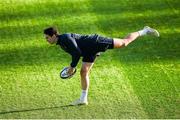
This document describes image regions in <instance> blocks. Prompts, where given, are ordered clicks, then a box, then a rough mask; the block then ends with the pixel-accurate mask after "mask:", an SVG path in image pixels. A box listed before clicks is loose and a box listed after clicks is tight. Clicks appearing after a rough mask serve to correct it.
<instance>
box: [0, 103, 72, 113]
mask: <svg viewBox="0 0 180 120" xmlns="http://www.w3.org/2000/svg"><path fill="white" fill-rule="evenodd" d="M67 107H73V106H72V105H63V106H56V107H44V108H34V109H23V110H11V111H3V112H0V115H1V114H10V113H20V112H31V111H40V110H52V109H60V108H62V109H63V108H67Z"/></svg>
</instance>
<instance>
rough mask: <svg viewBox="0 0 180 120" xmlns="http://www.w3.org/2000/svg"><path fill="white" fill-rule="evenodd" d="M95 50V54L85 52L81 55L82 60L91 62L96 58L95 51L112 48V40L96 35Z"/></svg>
mask: <svg viewBox="0 0 180 120" xmlns="http://www.w3.org/2000/svg"><path fill="white" fill-rule="evenodd" d="M96 41H97V52H96V53H95V54H87V55H84V56H83V59H82V61H83V62H90V63H93V62H94V61H95V59H96V56H99V55H97V53H99V52H105V51H106V50H107V49H113V48H114V40H113V39H112V38H108V37H102V36H98V37H97V39H96Z"/></svg>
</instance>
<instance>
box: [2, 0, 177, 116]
mask: <svg viewBox="0 0 180 120" xmlns="http://www.w3.org/2000/svg"><path fill="white" fill-rule="evenodd" d="M179 6H180V2H179V0H0V118H87V119H88V118H89V119H91V118H106V119H108V118H180V94H179V93H180V81H179V80H180V74H179V73H180V40H179V39H180V22H179V21H180V13H179V12H180V7H179ZM145 25H149V26H152V27H155V28H157V29H158V30H159V32H160V34H161V37H160V38H154V37H150V36H145V37H142V38H140V39H139V40H137V41H135V42H133V43H132V44H130V45H129V46H128V47H126V48H122V49H116V50H109V51H107V52H105V53H103V54H102V55H101V57H99V58H98V59H97V60H96V64H95V65H94V67H93V69H92V71H91V75H90V80H91V85H90V90H89V105H88V106H76V107H69V106H67V105H68V104H69V103H70V102H72V101H73V100H75V99H77V98H78V97H79V95H80V92H81V89H80V76H79V74H76V75H75V76H74V77H73V78H72V79H70V80H68V81H63V80H61V79H60V78H59V72H60V70H61V69H62V68H63V67H64V66H68V65H69V63H70V60H71V58H70V56H69V55H68V54H67V53H65V52H64V51H62V50H61V49H60V48H59V47H58V46H50V45H48V44H47V43H46V41H45V40H44V36H43V34H42V33H43V32H42V31H43V29H44V28H46V27H48V26H57V27H58V28H59V30H60V31H61V33H68V32H73V33H81V34H92V33H98V34H101V35H105V36H109V37H121V38H122V37H124V36H125V35H127V33H129V32H133V31H136V30H139V29H141V28H143V27H144V26H145ZM80 66H81V61H80V62H79V64H78V71H79V69H80Z"/></svg>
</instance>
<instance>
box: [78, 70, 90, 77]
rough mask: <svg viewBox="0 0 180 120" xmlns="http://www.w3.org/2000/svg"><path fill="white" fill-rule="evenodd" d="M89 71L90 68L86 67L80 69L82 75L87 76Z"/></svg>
mask: <svg viewBox="0 0 180 120" xmlns="http://www.w3.org/2000/svg"><path fill="white" fill-rule="evenodd" d="M88 73H89V70H88V69H86V68H81V71H80V74H81V75H83V76H85V75H88Z"/></svg>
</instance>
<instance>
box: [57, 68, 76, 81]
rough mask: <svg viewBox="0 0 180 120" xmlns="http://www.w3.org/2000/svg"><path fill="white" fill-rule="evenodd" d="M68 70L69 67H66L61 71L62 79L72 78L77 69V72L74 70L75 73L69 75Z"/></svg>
mask: <svg viewBox="0 0 180 120" xmlns="http://www.w3.org/2000/svg"><path fill="white" fill-rule="evenodd" d="M68 69H69V67H65V68H64V69H63V70H61V72H60V77H61V78H62V79H68V78H71V77H72V76H73V75H74V74H75V73H76V68H75V70H74V72H73V73H72V74H68Z"/></svg>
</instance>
